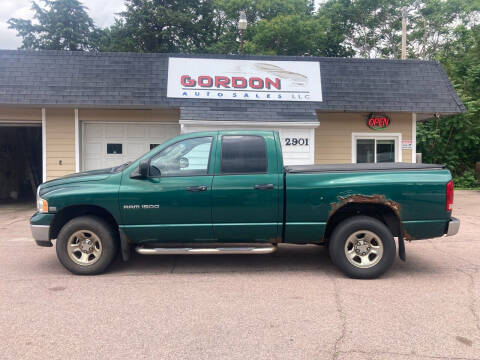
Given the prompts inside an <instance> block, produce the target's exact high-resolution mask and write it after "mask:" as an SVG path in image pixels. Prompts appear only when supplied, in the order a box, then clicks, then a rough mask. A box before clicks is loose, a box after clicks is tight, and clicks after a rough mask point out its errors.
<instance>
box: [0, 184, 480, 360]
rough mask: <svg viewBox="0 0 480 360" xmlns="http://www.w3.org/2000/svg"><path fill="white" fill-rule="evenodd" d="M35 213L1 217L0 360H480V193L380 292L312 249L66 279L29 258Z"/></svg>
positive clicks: (49, 262)
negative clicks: (454, 228) (455, 228)
mask: <svg viewBox="0 0 480 360" xmlns="http://www.w3.org/2000/svg"><path fill="white" fill-rule="evenodd" d="M32 213H33V205H31V204H23V205H0V264H1V265H0V350H1V352H0V358H1V359H49V360H52V359H86V358H88V359H249V360H253V359H405V360H406V359H409V360H410V359H480V300H479V295H480V275H479V270H480V237H479V235H478V234H479V233H480V192H478V191H476V192H475V191H457V192H456V193H455V210H454V216H456V217H458V218H460V220H461V222H462V224H461V228H460V232H459V234H457V235H456V236H454V237H443V238H438V239H432V240H425V241H415V242H411V243H407V244H406V251H407V262H405V263H404V262H402V261H401V260H399V259H397V260H396V261H395V264H394V265H393V267H392V269H391V270H390V271H389V272H388V273H387V274H386V275H385V276H383V277H382V278H380V279H377V280H352V279H349V278H346V277H345V276H344V275H343V274H342V273H341V272H340V271H338V270H337V269H336V268H335V267H334V266H333V265H332V263H331V261H330V259H329V257H328V250H327V249H326V248H325V247H320V246H313V245H312V246H310V245H309V246H294V245H281V246H280V248H279V250H278V251H277V252H276V253H274V254H270V255H216V256H215V255H204V256H202V255H197V256H152V257H148V256H141V255H135V256H134V257H133V259H132V260H131V261H130V262H128V263H123V262H121V261H120V260H119V261H117V262H116V263H115V264H114V266H113V267H112V268H111V270H110V271H109V272H108V273H106V274H104V275H101V276H94V277H80V276H74V275H71V274H70V273H69V272H68V271H67V270H65V269H64V268H63V267H62V266H61V265H60V264H59V262H58V261H57V258H56V255H55V250H54V248H41V247H37V246H36V245H35V244H34V242H33V239H32V238H31V234H30V229H29V226H28V218H29V216H30V215H31V214H32Z"/></svg>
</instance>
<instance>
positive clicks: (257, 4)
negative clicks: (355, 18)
mask: <svg viewBox="0 0 480 360" xmlns="http://www.w3.org/2000/svg"><path fill="white" fill-rule="evenodd" d="M215 8H216V9H217V14H216V22H217V23H218V24H219V27H220V28H221V30H220V31H219V34H220V36H219V37H218V40H217V41H216V42H215V43H213V44H212V45H211V46H210V47H209V48H207V49H206V50H207V51H208V52H215V53H237V52H238V49H239V44H240V43H239V33H238V30H237V21H238V18H239V13H240V11H242V10H243V11H245V12H246V15H247V19H248V28H247V31H246V34H245V52H246V53H249V54H276V55H325V56H346V55H351V52H349V51H348V50H347V49H346V48H345V47H344V46H343V45H341V43H342V42H343V41H344V39H345V37H344V34H343V32H342V29H341V28H339V27H337V26H336V25H335V24H334V23H333V22H332V21H331V20H330V19H329V18H328V17H326V16H321V15H318V16H317V15H316V14H315V13H314V2H313V1H311V0H216V2H215Z"/></svg>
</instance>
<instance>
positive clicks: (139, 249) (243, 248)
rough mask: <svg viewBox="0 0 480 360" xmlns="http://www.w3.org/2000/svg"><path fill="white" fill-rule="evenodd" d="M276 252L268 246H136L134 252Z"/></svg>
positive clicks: (177, 253) (273, 247) (274, 248)
mask: <svg viewBox="0 0 480 360" xmlns="http://www.w3.org/2000/svg"><path fill="white" fill-rule="evenodd" d="M276 250H277V246H276V245H270V246H258V247H255V246H240V247H233V246H232V247H216V248H214V247H212V248H193V247H177V248H175V247H162V248H160V247H157V248H147V247H143V246H137V247H136V248H135V251H136V252H137V253H139V254H142V255H199V254H204V255H212V254H270V253H273V252H275V251H276Z"/></svg>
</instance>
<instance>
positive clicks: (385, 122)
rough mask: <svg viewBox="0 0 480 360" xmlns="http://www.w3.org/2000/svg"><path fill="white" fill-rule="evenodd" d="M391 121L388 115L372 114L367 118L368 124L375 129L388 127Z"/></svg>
mask: <svg viewBox="0 0 480 360" xmlns="http://www.w3.org/2000/svg"><path fill="white" fill-rule="evenodd" d="M391 122H392V121H391V120H390V118H389V117H388V116H387V115H374V114H370V115H369V116H368V119H367V126H368V127H369V128H370V129H373V130H383V129H385V128H387V127H388V126H389V125H390V123H391Z"/></svg>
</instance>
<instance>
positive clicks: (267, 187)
mask: <svg viewBox="0 0 480 360" xmlns="http://www.w3.org/2000/svg"><path fill="white" fill-rule="evenodd" d="M253 189H254V190H272V189H273V184H257V185H255V186H254V187H253Z"/></svg>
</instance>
